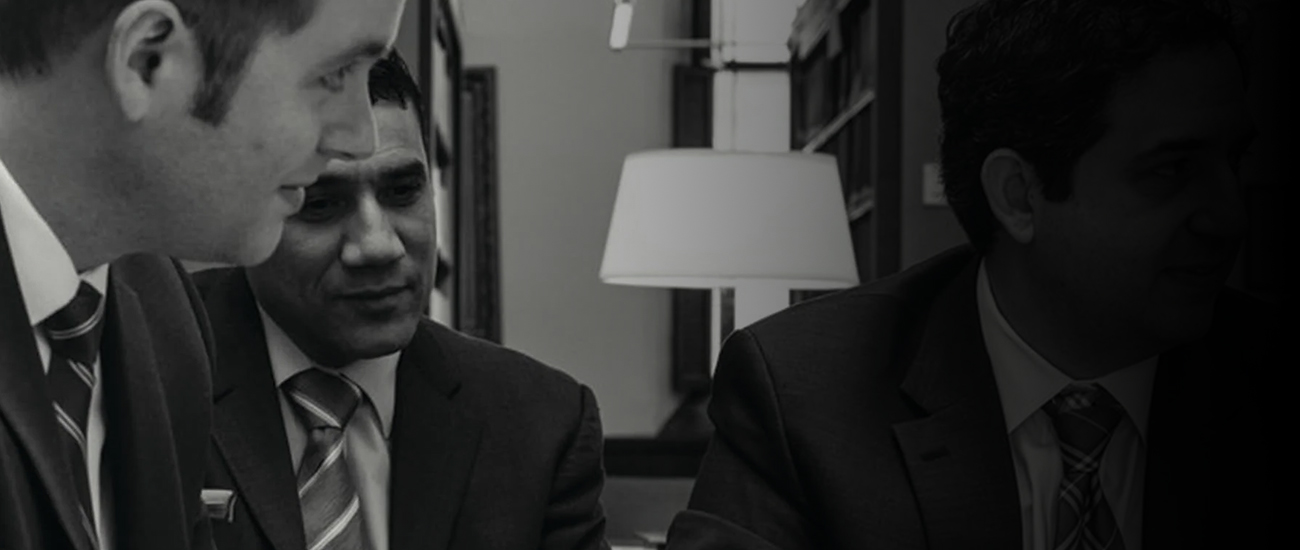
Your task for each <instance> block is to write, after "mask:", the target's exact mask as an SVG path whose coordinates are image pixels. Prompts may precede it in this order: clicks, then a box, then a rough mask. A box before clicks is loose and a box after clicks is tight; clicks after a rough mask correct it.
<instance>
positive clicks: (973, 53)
mask: <svg viewBox="0 0 1300 550" xmlns="http://www.w3.org/2000/svg"><path fill="white" fill-rule="evenodd" d="M1232 24H1233V21H1232V17H1231V11H1230V10H1229V9H1228V5H1227V4H1226V3H1224V2H1219V1H1215V0H983V1H981V2H979V3H978V4H975V5H973V6H971V7H968V8H966V9H965V10H963V11H961V12H960V13H958V14H957V15H956V16H955V17H953V18H952V20H951V21H949V24H948V32H947V42H948V43H947V48H946V49H945V50H944V52H943V54H942V55H940V56H939V59H938V62H937V64H936V68H937V70H938V73H939V107H940V118H941V121H942V131H941V137H940V162H941V170H942V175H943V180H944V191H945V194H946V195H947V199H948V203H949V205H951V207H952V210H953V213H954V214H955V215H956V216H957V219H958V221H959V222H960V223H961V225H962V228H963V229H964V230H965V232H966V235H967V237H968V238H969V239H970V241H971V244H972V245H974V247H975V248H976V249H978V250H980V251H982V252H983V251H987V249H988V247H989V245H990V244H991V243H992V241H993V237H994V235H995V234H996V232H997V230H998V228H999V227H1000V226H999V225H998V222H997V220H996V219H995V218H994V217H993V213H992V211H991V210H990V209H989V206H988V200H987V198H986V197H985V195H984V188H983V185H982V184H981V181H980V172H981V170H982V167H983V164H984V161H985V159H986V158H987V157H988V155H989V153H992V152H993V151H994V150H996V149H999V148H1003V147H1005V148H1009V149H1012V150H1014V151H1016V152H1017V153H1018V154H1019V155H1020V156H1021V157H1022V158H1024V159H1025V160H1026V161H1027V162H1028V163H1029V164H1030V165H1031V166H1032V167H1033V169H1034V171H1035V173H1036V174H1037V175H1038V177H1039V179H1040V181H1041V182H1042V185H1043V195H1044V197H1045V198H1046V199H1048V200H1054V201H1059V200H1064V199H1066V198H1068V197H1069V195H1070V192H1071V182H1070V173H1071V171H1072V170H1073V169H1074V167H1075V165H1076V164H1077V162H1078V160H1079V157H1080V156H1082V155H1083V153H1084V152H1086V151H1087V150H1088V149H1089V148H1091V147H1092V146H1093V145H1094V144H1095V143H1096V142H1097V141H1098V140H1099V139H1101V137H1102V136H1103V135H1104V134H1105V132H1106V131H1107V122H1106V120H1107V119H1106V111H1107V107H1108V105H1109V104H1110V100H1111V98H1112V97H1113V95H1114V91H1115V88H1116V86H1117V85H1118V84H1119V83H1121V82H1123V81H1125V80H1126V79H1128V78H1131V77H1132V76H1134V75H1135V74H1136V73H1137V72H1138V71H1140V70H1141V69H1142V68H1143V67H1144V66H1145V65H1146V64H1147V63H1148V62H1150V61H1151V60H1152V58H1154V57H1156V56H1157V55H1158V54H1160V53H1163V52H1168V51H1185V50H1188V49H1191V48H1194V47H1201V46H1205V47H1209V46H1213V45H1216V44H1220V43H1226V44H1228V45H1229V46H1233V47H1234V50H1235V48H1236V46H1235V40H1234V36H1233V26H1232Z"/></svg>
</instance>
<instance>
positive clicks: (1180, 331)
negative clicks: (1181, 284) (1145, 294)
mask: <svg viewBox="0 0 1300 550" xmlns="http://www.w3.org/2000/svg"><path fill="white" fill-rule="evenodd" d="M1213 321H1214V300H1210V301H1209V302H1208V303H1198V304H1184V306H1183V307H1178V308H1168V309H1166V310H1165V311H1163V312H1161V314H1160V315H1159V316H1158V318H1157V319H1154V322H1153V323H1151V325H1150V326H1151V330H1152V331H1153V332H1154V333H1155V334H1156V336H1157V337H1158V338H1159V339H1160V340H1161V342H1163V343H1164V344H1165V346H1164V347H1165V348H1166V349H1170V348H1174V347H1178V346H1182V345H1186V344H1190V343H1192V342H1195V341H1197V340H1200V339H1201V338H1204V337H1205V335H1206V333H1208V332H1209V331H1210V326H1211V324H1212V323H1213Z"/></svg>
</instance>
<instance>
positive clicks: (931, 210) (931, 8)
mask: <svg viewBox="0 0 1300 550" xmlns="http://www.w3.org/2000/svg"><path fill="white" fill-rule="evenodd" d="M973 3H974V1H973V0H926V1H925V2H910V1H909V2H903V136H902V137H903V212H902V224H903V229H902V239H903V243H902V266H901V267H902V268H904V269H906V268H907V267H908V266H911V265H912V264H915V263H917V262H919V261H921V260H924V259H926V258H929V257H930V256H933V255H935V254H937V253H939V252H941V251H943V250H945V249H947V248H949V247H951V246H954V245H957V244H960V243H964V242H966V236H965V234H963V233H962V231H961V226H959V225H958V224H957V218H955V217H954V216H953V215H952V211H951V210H949V209H948V207H946V206H927V205H923V204H922V202H921V195H922V168H923V165H924V164H925V163H928V162H938V160H939V95H938V89H939V76H938V74H937V73H935V71H934V62H935V59H937V58H938V57H939V54H940V53H943V47H944V43H945V40H944V35H945V30H946V29H947V26H948V20H949V19H951V18H952V16H953V15H955V14H956V13H957V12H958V11H959V10H961V9H962V8H964V7H966V6H968V5H971V4H973Z"/></svg>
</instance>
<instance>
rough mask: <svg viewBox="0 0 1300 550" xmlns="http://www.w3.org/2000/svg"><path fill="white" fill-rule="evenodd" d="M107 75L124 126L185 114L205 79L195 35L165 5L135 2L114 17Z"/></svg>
mask: <svg viewBox="0 0 1300 550" xmlns="http://www.w3.org/2000/svg"><path fill="white" fill-rule="evenodd" d="M107 53H108V55H107V56H106V58H105V70H106V73H107V75H108V83H109V86H110V88H111V89H112V90H113V92H114V96H115V97H116V99H117V103H118V106H119V107H120V108H121V109H122V114H123V115H124V116H125V117H126V119H127V120H128V121H131V122H138V121H140V120H142V119H144V118H145V117H147V116H150V115H155V114H158V113H162V112H167V111H173V110H175V109H177V108H180V109H184V110H186V111H188V110H189V108H190V105H191V103H192V101H193V95H194V93H195V92H196V91H197V90H198V89H199V85H201V84H202V79H203V57H202V55H201V53H200V50H199V45H198V41H197V40H196V38H195V36H194V33H193V32H192V31H191V30H190V29H189V27H187V26H186V25H185V23H184V21H183V20H182V19H181V14H180V11H179V10H177V9H176V6H175V5H174V4H172V3H171V2H169V1H167V0H137V1H136V2H133V3H132V4H130V5H129V6H127V7H126V9H124V10H122V12H121V13H120V14H118V16H117V19H116V20H115V21H114V22H113V26H112V28H111V29H110V30H109V36H108V52H107Z"/></svg>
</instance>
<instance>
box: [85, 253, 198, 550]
mask: <svg viewBox="0 0 1300 550" xmlns="http://www.w3.org/2000/svg"><path fill="white" fill-rule="evenodd" d="M110 277H112V275H111V273H110ZM109 285H110V288H111V289H112V290H111V291H110V292H109V294H108V305H107V310H106V320H107V324H106V325H105V327H104V342H103V346H102V347H101V355H100V357H101V359H100V360H101V363H102V367H103V368H102V372H103V379H104V416H105V426H106V434H105V441H106V443H105V446H104V455H105V457H106V458H107V459H108V460H107V461H106V462H107V466H108V471H109V472H111V474H110V479H111V480H112V482H113V485H114V486H115V487H116V489H115V490H114V491H113V495H114V498H113V502H114V507H113V517H114V525H115V530H114V532H115V537H116V539H117V546H118V547H122V548H179V547H182V546H184V545H185V541H186V538H187V536H188V534H187V533H186V532H185V526H187V525H189V524H190V523H191V518H187V517H185V510H186V506H185V503H184V502H182V501H181V500H180V496H181V488H180V486H181V483H180V479H179V478H178V477H177V476H176V472H178V471H180V469H179V467H178V465H177V464H176V449H175V447H174V445H173V441H172V438H171V433H172V429H171V426H170V424H169V422H168V408H167V403H166V397H165V396H164V394H163V389H162V381H161V380H160V379H159V377H158V364H157V358H156V357H155V355H154V347H153V340H152V337H151V335H150V334H149V331H148V325H147V324H146V319H145V315H144V312H143V311H142V310H141V308H140V304H139V302H138V301H137V297H136V295H135V292H133V291H132V290H131V289H130V288H128V287H127V286H126V285H124V284H121V283H120V282H118V280H116V279H112V280H110V282H109Z"/></svg>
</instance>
